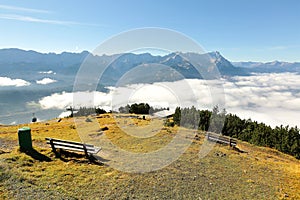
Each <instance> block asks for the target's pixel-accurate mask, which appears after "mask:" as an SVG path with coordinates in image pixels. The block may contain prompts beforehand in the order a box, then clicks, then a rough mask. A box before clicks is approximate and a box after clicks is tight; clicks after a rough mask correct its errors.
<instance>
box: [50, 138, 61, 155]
mask: <svg viewBox="0 0 300 200" xmlns="http://www.w3.org/2000/svg"><path fill="white" fill-rule="evenodd" d="M50 145H51V148H52V151H53V152H54V154H55V157H57V158H59V157H60V155H59V154H58V153H57V151H56V148H55V146H54V144H53V140H50Z"/></svg>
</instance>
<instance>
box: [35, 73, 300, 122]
mask: <svg viewBox="0 0 300 200" xmlns="http://www.w3.org/2000/svg"><path fill="white" fill-rule="evenodd" d="M109 89H110V91H109V92H108V93H104V92H98V91H95V92H83V91H80V92H77V91H74V92H72V93H68V92H61V93H54V94H52V95H50V96H46V97H43V98H41V99H40V100H39V101H38V103H39V105H40V106H41V108H42V109H65V108H66V107H69V106H71V105H72V106H75V107H77V108H78V107H80V106H86V107H94V106H95V107H98V106H100V107H102V108H104V109H105V110H118V108H119V107H120V106H124V105H126V104H131V103H140V102H145V103H149V104H150V105H151V106H154V107H169V108H170V109H171V110H174V109H175V108H176V107H177V106H180V107H191V106H195V107H197V108H199V109H212V107H214V106H215V104H217V103H218V102H220V103H223V105H221V107H225V108H226V110H227V112H230V113H234V114H237V115H238V116H240V117H241V118H245V119H248V118H251V119H253V120H256V121H258V122H264V123H266V124H269V125H271V126H273V127H274V126H279V125H281V124H283V125H290V126H296V125H298V126H299V125H300V122H299V119H300V75H299V74H296V73H271V74H270V73H266V74H252V75H251V76H235V77H229V78H222V79H221V80H219V81H216V80H199V79H184V80H180V81H175V82H157V83H153V84H131V85H124V86H118V87H110V88H109ZM66 114H68V113H65V112H64V113H63V115H61V116H60V117H62V116H64V115H66Z"/></svg>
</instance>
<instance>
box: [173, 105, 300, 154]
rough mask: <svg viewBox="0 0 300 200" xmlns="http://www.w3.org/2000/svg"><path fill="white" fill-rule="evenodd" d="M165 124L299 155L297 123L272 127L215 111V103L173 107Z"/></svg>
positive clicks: (299, 143)
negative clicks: (207, 107)
mask: <svg viewBox="0 0 300 200" xmlns="http://www.w3.org/2000/svg"><path fill="white" fill-rule="evenodd" d="M167 124H169V125H178V126H183V127H187V128H197V129H199V130H203V131H211V132H215V133H220V134H223V135H225V136H230V137H233V138H237V139H239V140H242V141H246V142H249V143H251V144H255V145H258V146H265V147H271V148H275V149H277V150H279V151H281V152H283V153H286V154H290V155H292V156H294V157H296V158H297V159H300V133H299V128H298V127H297V126H296V127H289V126H283V125H281V126H276V127H275V128H272V127H271V126H269V125H266V124H264V123H258V122H257V121H252V120H251V119H247V120H245V119H241V118H239V117H238V116H237V115H234V114H231V113H229V114H227V113H226V110H225V109H224V110H222V111H219V108H218V107H217V106H216V107H214V108H213V110H212V111H209V110H197V109H196V108H195V107H191V108H180V107H177V108H176V110H175V113H174V114H173V124H172V123H167Z"/></svg>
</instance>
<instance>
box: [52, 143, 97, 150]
mask: <svg viewBox="0 0 300 200" xmlns="http://www.w3.org/2000/svg"><path fill="white" fill-rule="evenodd" d="M47 144H50V142H47ZM53 145H54V147H55V148H57V149H59V148H64V149H66V148H70V149H74V150H78V151H84V148H83V144H81V145H72V144H71V145H70V144H67V143H65V144H64V143H62V142H59V143H57V142H53ZM86 150H87V151H88V152H94V150H95V148H91V147H86Z"/></svg>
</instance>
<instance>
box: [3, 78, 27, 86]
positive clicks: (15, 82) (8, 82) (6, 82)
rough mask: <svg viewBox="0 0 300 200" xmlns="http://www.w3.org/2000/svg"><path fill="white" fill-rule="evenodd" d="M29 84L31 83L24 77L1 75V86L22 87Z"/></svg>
mask: <svg viewBox="0 0 300 200" xmlns="http://www.w3.org/2000/svg"><path fill="white" fill-rule="evenodd" d="M28 85H30V83H29V82H27V81H25V80H23V79H11V78H8V77H0V86H15V87H22V86H28Z"/></svg>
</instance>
